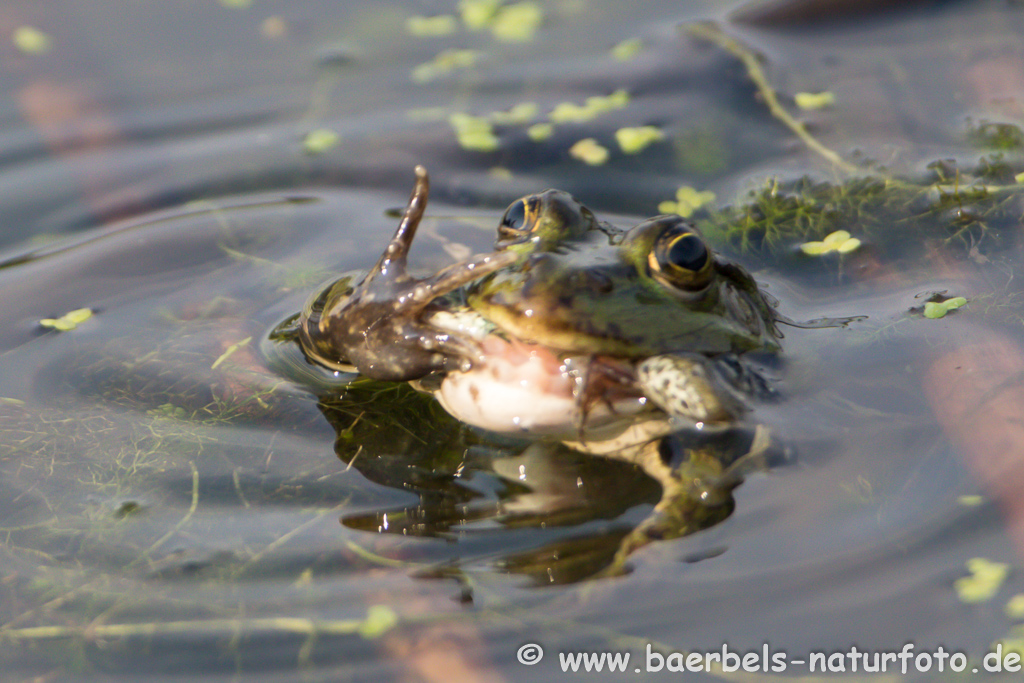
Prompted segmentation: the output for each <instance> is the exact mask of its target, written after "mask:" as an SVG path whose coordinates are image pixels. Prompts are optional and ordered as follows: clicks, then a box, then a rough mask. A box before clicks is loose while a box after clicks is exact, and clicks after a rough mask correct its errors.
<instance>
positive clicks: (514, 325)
mask: <svg viewBox="0 0 1024 683" xmlns="http://www.w3.org/2000/svg"><path fill="white" fill-rule="evenodd" d="M510 224H515V227H516V231H515V232H516V233H517V234H516V235H515V237H514V238H513V239H499V241H498V248H499V249H506V250H515V251H518V252H520V253H523V254H524V257H523V258H522V259H520V260H519V261H518V262H517V263H516V264H515V265H514V266H511V267H508V268H503V269H501V270H499V271H497V272H495V273H493V274H491V275H489V276H487V277H485V278H483V279H482V280H480V281H477V282H474V283H473V284H471V285H470V286H469V290H468V303H469V306H470V307H471V308H472V309H473V310H475V311H477V312H478V313H480V314H481V315H482V316H483V317H484V318H486V319H488V320H490V321H492V322H493V323H494V324H495V325H497V327H498V328H499V329H501V330H502V331H503V332H505V333H507V334H509V335H512V336H515V337H517V338H519V339H522V340H526V341H530V342H532V343H536V344H540V345H542V346H545V347H548V348H551V349H556V350H558V351H560V352H563V353H566V354H597V355H604V356H613V357H617V358H634V359H635V358H647V357H650V356H655V355H659V354H665V353H698V354H721V353H729V352H734V353H739V352H743V351H750V350H755V349H762V350H768V351H777V350H778V344H777V341H776V339H777V333H776V332H775V329H774V325H773V321H774V309H773V306H772V304H771V303H770V302H769V300H768V299H767V298H766V297H765V296H764V295H763V294H762V293H761V292H760V291H759V290H758V288H757V284H756V283H755V282H754V280H753V278H751V277H750V275H748V274H747V273H746V271H744V270H743V269H742V268H739V267H738V266H735V265H733V264H730V263H728V262H726V261H724V260H722V259H720V258H718V257H717V256H716V255H714V254H713V253H712V252H711V251H710V249H708V247H707V245H706V244H705V242H704V239H703V237H702V236H701V235H700V233H699V232H698V231H697V229H696V228H695V227H694V226H693V225H691V224H690V223H688V222H686V221H685V220H684V219H682V218H681V217H679V216H675V215H663V216H656V217H654V218H650V219H648V220H646V221H644V222H642V223H640V224H639V225H637V226H636V227H634V228H632V229H630V230H628V231H622V230H619V229H617V228H614V227H612V226H610V225H607V224H601V223H598V222H597V221H596V220H595V219H594V217H593V214H592V213H591V212H590V211H589V210H588V209H587V208H586V207H584V206H582V205H580V204H579V202H577V201H576V200H575V199H574V198H573V197H571V196H570V195H568V194H566V193H564V192H559V191H557V190H549V191H547V192H544V193H542V194H538V195H532V196H529V197H526V198H524V199H521V200H519V201H518V202H516V203H514V204H513V205H512V206H511V207H510V208H509V210H508V211H507V212H506V214H505V217H504V218H503V219H502V225H501V227H500V228H499V230H501V231H504V232H503V236H506V235H509V234H511V233H512V232H513V231H512V230H511V229H510V228H509V227H508V226H509V225H510Z"/></svg>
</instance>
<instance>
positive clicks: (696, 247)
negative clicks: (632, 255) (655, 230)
mask: <svg viewBox="0 0 1024 683" xmlns="http://www.w3.org/2000/svg"><path fill="white" fill-rule="evenodd" d="M647 263H648V265H649V266H650V268H651V272H652V274H653V275H654V276H655V277H656V278H657V279H659V280H661V281H662V282H665V283H666V284H669V285H671V286H673V287H677V288H681V289H689V290H694V289H701V288H702V287H704V285H706V284H707V283H708V282H709V281H710V280H711V276H712V263H713V262H712V259H711V253H710V252H709V251H708V248H707V246H706V245H705V244H704V240H703V239H701V237H700V235H698V234H697V233H695V232H691V230H690V229H688V228H687V226H686V225H678V226H675V227H673V228H671V229H669V230H666V231H665V232H664V233H663V234H661V235H659V236H658V238H657V239H656V240H655V242H654V248H653V249H652V250H651V253H650V254H648V256H647Z"/></svg>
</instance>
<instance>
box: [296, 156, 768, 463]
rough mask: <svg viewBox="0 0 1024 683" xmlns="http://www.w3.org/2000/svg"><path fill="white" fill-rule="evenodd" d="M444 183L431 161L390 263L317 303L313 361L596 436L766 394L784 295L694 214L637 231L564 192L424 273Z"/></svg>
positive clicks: (338, 286) (584, 437) (529, 425)
mask: <svg viewBox="0 0 1024 683" xmlns="http://www.w3.org/2000/svg"><path fill="white" fill-rule="evenodd" d="M428 189H429V181H428V176H427V173H426V171H425V170H424V169H423V168H422V167H418V168H417V169H416V184H415V187H414V190H413V193H412V196H411V198H410V200H409V204H408V206H407V208H406V210H405V213H404V215H403V217H402V220H401V223H400V224H399V227H398V230H397V232H396V233H395V236H394V237H393V239H392V240H391V242H390V243H389V244H388V246H387V248H386V249H385V251H384V254H383V255H382V256H381V257H380V259H379V260H378V261H377V264H376V265H375V266H374V268H373V269H372V270H371V271H370V272H369V274H367V275H366V276H365V277H363V279H362V280H361V281H359V282H358V283H357V282H356V279H355V278H353V277H351V276H350V277H344V278H342V279H339V280H337V281H335V282H333V283H331V284H330V285H328V286H326V287H325V288H324V289H323V290H322V291H320V292H318V293H317V294H315V295H314V296H313V297H312V298H311V299H310V300H309V302H307V305H306V306H305V308H304V311H303V314H302V318H301V324H300V339H301V343H302V346H303V349H304V350H305V352H306V354H307V356H308V357H309V358H311V359H312V360H314V361H315V362H317V363H319V364H321V365H324V366H327V367H330V368H335V369H346V370H351V369H353V368H354V369H355V370H357V371H358V372H360V373H361V374H363V375H365V376H368V377H371V378H374V379H382V380H392V381H410V380H413V381H416V382H417V383H418V386H420V387H421V388H424V389H426V390H428V391H431V392H432V393H434V395H435V396H436V397H437V398H438V399H439V400H440V402H441V403H442V405H443V406H444V407H445V408H446V410H448V412H449V413H451V414H452V415H453V416H455V417H456V418H457V419H459V420H462V421H464V422H467V423H469V424H472V425H474V426H477V427H481V428H484V429H487V430H490V431H496V432H505V433H520V434H527V435H547V436H553V437H557V438H561V439H563V440H567V439H571V438H573V437H576V438H579V439H580V441H587V442H593V443H597V442H602V441H609V440H610V439H611V438H612V437H613V436H615V435H617V434H619V433H621V432H622V431H623V430H624V429H625V428H626V427H627V426H629V425H631V424H635V423H637V422H643V423H648V426H650V423H652V422H655V423H659V424H660V425H661V433H667V431H670V430H672V429H677V428H678V427H679V423H680V422H681V423H683V424H688V425H693V426H696V427H697V428H698V429H701V428H703V427H704V426H705V425H728V424H731V423H733V422H735V421H736V420H737V419H739V418H740V417H741V416H742V415H743V413H744V412H745V405H746V398H747V396H748V395H750V394H751V393H757V392H758V391H762V390H765V388H766V385H765V383H764V382H763V381H762V380H761V378H760V377H759V375H758V374H757V373H756V372H754V371H752V370H751V369H750V367H748V365H747V364H745V363H744V360H743V354H745V353H746V352H751V351H762V352H768V353H775V352H777V351H778V350H779V343H778V339H779V334H778V331H777V329H776V327H775V323H776V320H777V316H776V313H775V304H774V301H773V300H772V299H771V298H770V297H769V296H767V295H766V294H765V293H763V292H762V291H760V290H759V288H758V286H757V284H756V282H755V281H754V280H753V278H752V277H751V276H750V275H749V274H748V273H747V272H746V271H745V270H743V269H742V268H741V267H739V266H737V265H735V264H732V263H729V262H728V261H726V260H725V259H723V258H721V257H720V256H718V255H716V254H715V253H714V252H713V251H712V250H711V249H710V247H709V246H708V244H707V242H706V241H705V239H704V238H703V237H702V235H701V234H700V232H699V231H698V230H697V229H696V228H695V227H694V226H693V225H692V224H691V223H689V222H687V221H686V220H685V219H683V218H681V217H680V216H676V215H662V216H656V217H654V218H650V219H648V220H645V221H643V222H641V223H639V224H638V225H636V226H634V227H632V228H630V229H621V228H618V227H615V226H613V225H611V224H609V223H607V222H604V221H599V220H598V219H597V218H596V217H595V216H594V214H593V212H592V211H590V210H589V209H587V208H586V207H585V206H583V205H582V204H580V203H579V202H578V201H577V200H576V199H574V198H573V197H572V196H570V195H569V194H567V193H565V192H560V191H558V190H548V191H546V192H542V193H540V194H535V195H530V196H528V197H524V198H523V199H520V200H518V201H516V202H514V203H513V204H512V205H511V206H510V207H509V208H508V210H507V211H506V212H505V214H504V215H503V217H502V219H501V221H500V224H499V226H498V238H497V242H496V244H495V249H494V251H493V252H492V253H489V254H486V255H483V256H478V257H475V258H471V259H468V260H466V261H463V262H461V263H457V264H455V265H452V266H449V267H448V268H445V269H444V270H442V271H441V272H439V273H437V274H435V275H433V276H429V277H425V278H415V277H412V276H411V275H409V274H408V272H407V268H406V260H407V254H408V251H409V248H410V246H411V244H412V240H413V237H414V236H415V232H416V226H417V224H418V223H419V221H420V219H421V217H422V215H423V211H424V208H425V205H426V201H427V195H428ZM666 416H667V417H668V418H669V419H668V420H666V419H665V418H666ZM645 434H646V436H645V437H643V438H639V437H637V438H634V441H636V440H641V441H642V440H644V438H646V439H649V438H651V437H652V435H653V433H651V432H649V431H648V432H645ZM616 443H617V442H614V441H611V442H610V443H609V445H607V446H606V447H605V450H614V449H615V448H617V447H618V446H617V445H616Z"/></svg>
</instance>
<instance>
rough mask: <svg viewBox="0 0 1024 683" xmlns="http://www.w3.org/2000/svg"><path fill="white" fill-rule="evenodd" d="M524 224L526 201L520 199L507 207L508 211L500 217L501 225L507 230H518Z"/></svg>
mask: <svg viewBox="0 0 1024 683" xmlns="http://www.w3.org/2000/svg"><path fill="white" fill-rule="evenodd" d="M525 224H526V202H524V201H522V200H520V201H518V202H516V203H515V204H513V205H512V206H510V207H508V211H506V212H505V215H504V216H502V217H501V227H502V228H507V229H509V230H514V231H517V232H518V231H520V230H522V229H523V226H524V225H525Z"/></svg>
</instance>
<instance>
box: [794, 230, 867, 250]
mask: <svg viewBox="0 0 1024 683" xmlns="http://www.w3.org/2000/svg"><path fill="white" fill-rule="evenodd" d="M859 246H860V240H859V239H857V238H856V237H850V233H848V232H847V231H845V230H836V231H835V232H832V233H829V234H828V235H826V236H825V239H823V240H822V241H820V242H804V243H803V244H801V245H800V251H802V252H804V253H805V254H807V255H808V256H822V255H824V254H828V253H830V252H833V251H835V252H838V253H840V254H849V253H850V252H851V251H853V250H854V249H856V248H857V247H859Z"/></svg>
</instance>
